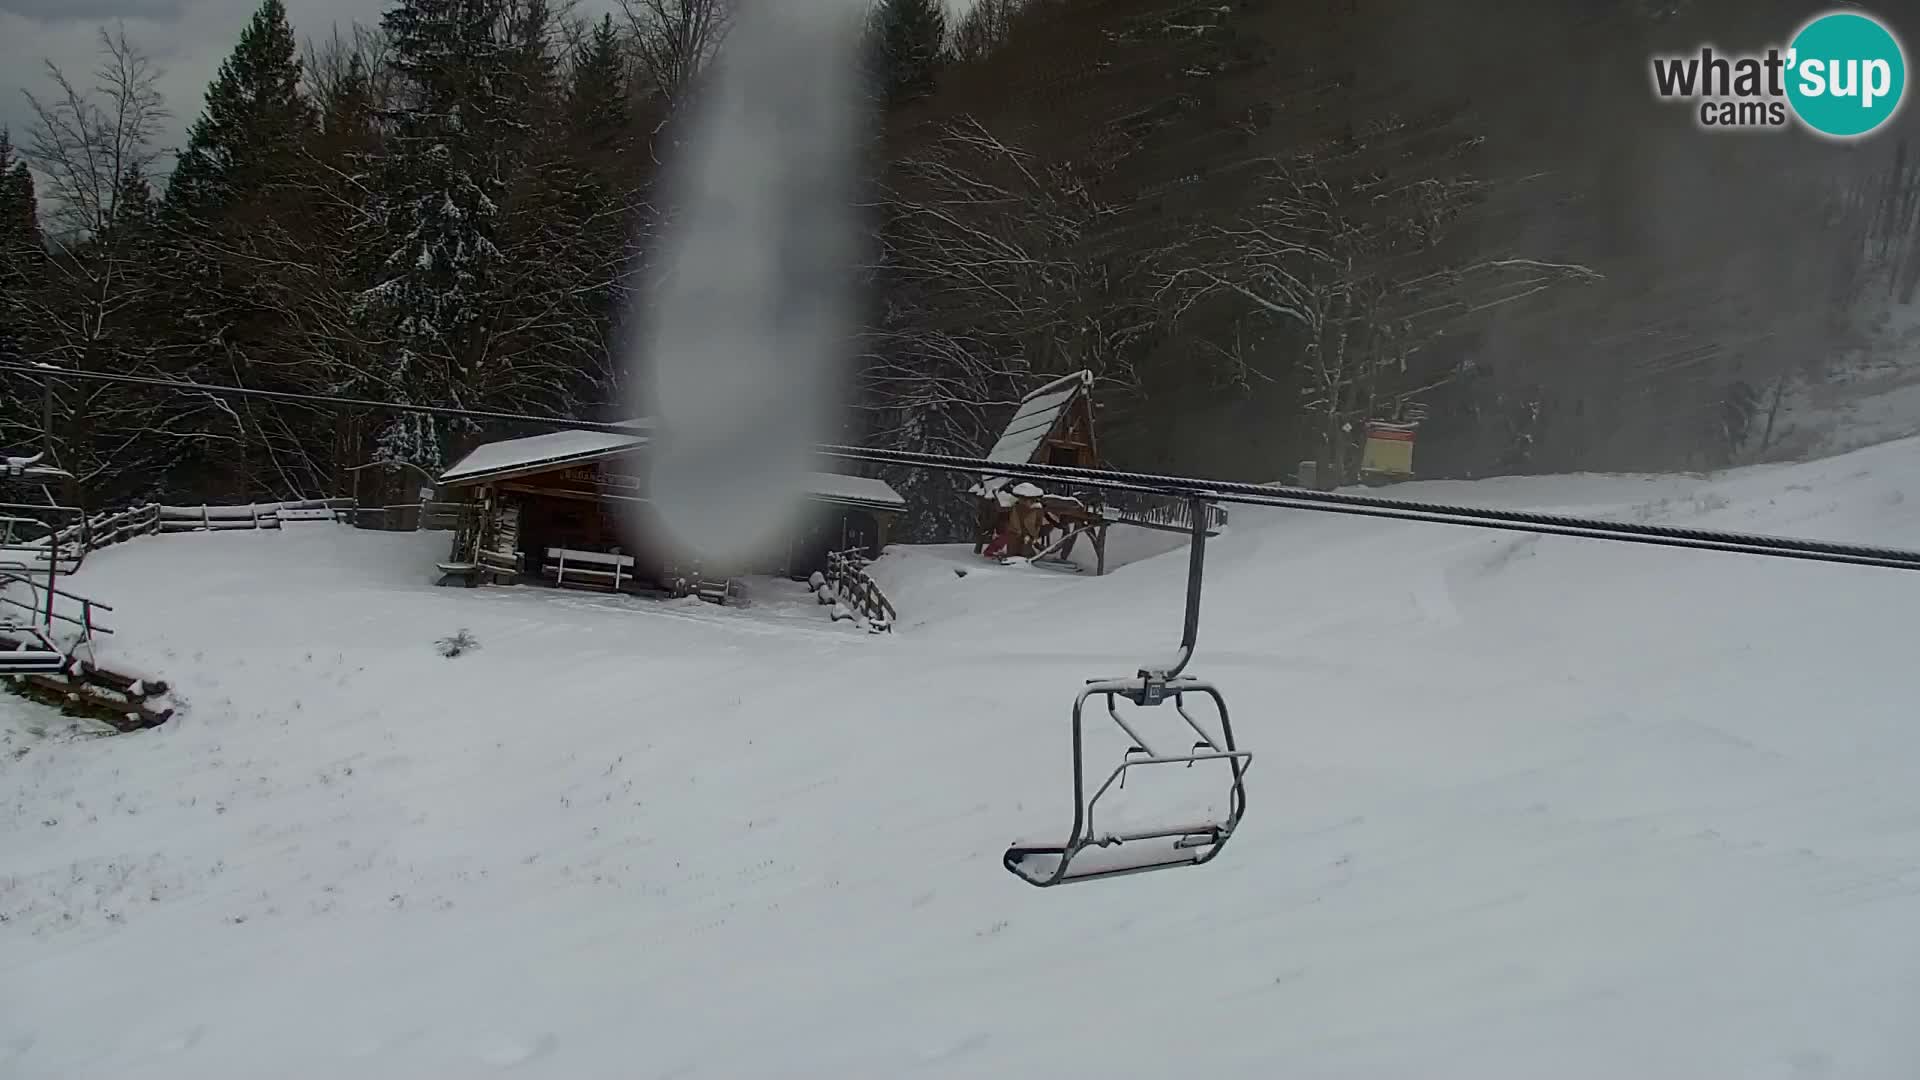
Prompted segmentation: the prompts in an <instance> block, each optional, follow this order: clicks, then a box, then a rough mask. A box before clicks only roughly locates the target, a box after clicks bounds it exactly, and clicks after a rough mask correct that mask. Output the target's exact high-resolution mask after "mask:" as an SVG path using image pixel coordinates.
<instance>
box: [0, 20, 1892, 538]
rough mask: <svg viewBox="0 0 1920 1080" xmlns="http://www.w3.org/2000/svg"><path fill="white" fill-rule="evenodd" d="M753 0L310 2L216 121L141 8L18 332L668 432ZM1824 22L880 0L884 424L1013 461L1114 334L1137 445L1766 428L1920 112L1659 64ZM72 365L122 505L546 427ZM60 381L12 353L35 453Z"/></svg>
mask: <svg viewBox="0 0 1920 1080" xmlns="http://www.w3.org/2000/svg"><path fill="white" fill-rule="evenodd" d="M733 2H736V0H623V4H622V5H621V6H620V7H619V8H617V9H616V10H614V11H612V12H610V13H606V14H602V15H591V14H585V13H582V11H573V10H568V11H562V10H560V9H557V8H555V7H553V6H550V5H549V3H548V0H400V2H398V3H396V4H395V5H394V6H393V7H392V8H391V9H390V10H388V12H387V13H386V15H385V16H384V17H383V18H382V20H381V21H380V22H379V24H378V25H373V26H363V27H356V28H353V29H351V30H350V31H349V30H336V31H330V32H327V33H324V34H322V33H318V32H317V30H318V28H313V29H312V30H303V29H302V28H297V27H294V26H292V25H290V24H289V22H288V18H287V15H286V11H285V9H284V7H283V6H282V4H281V2H280V0H265V2H264V3H263V4H262V5H261V7H260V8H259V10H258V11H257V13H256V14H255V15H254V17H253V18H252V20H251V22H249V23H248V24H247V25H246V26H244V27H236V28H235V30H236V33H237V35H238V40H237V42H236V44H235V46H234V49H233V52H232V54H231V56H230V58H229V59H228V61H227V62H226V64H225V65H224V66H223V67H222V68H221V70H220V71H219V72H218V74H217V76H216V77H215V79H214V80H213V82H212V83H211V85H210V86H209V87H208V90H207V95H206V100H205V103H204V106H201V104H200V103H194V107H196V108H200V109H201V111H200V112H199V113H198V118H197V120H196V122H195V123H194V124H193V126H192V127H191V129H190V131H189V136H188V140H187V143H186V145H185V146H184V147H181V148H178V150H177V152H176V151H175V150H174V148H170V147H166V146H163V145H160V132H161V130H162V128H163V121H164V119H165V117H164V109H165V108H166V107H167V103H163V102H161V101H159V100H158V97H157V94H156V93H155V91H154V80H155V74H156V69H155V68H154V66H153V62H152V60H151V59H149V58H148V57H147V56H146V55H145V54H144V53H143V52H142V51H141V48H140V43H139V42H138V41H137V40H131V39H129V38H127V37H125V36H121V35H119V34H108V33H105V32H103V34H102V39H101V57H100V59H101V68H100V72H99V73H98V75H97V76H96V75H95V73H91V72H88V73H82V72H67V73H64V74H63V75H62V76H61V77H60V78H56V79H53V80H51V81H49V82H48V84H47V85H45V86H43V87H41V88H39V89H36V90H35V91H34V94H33V98H34V102H33V103H34V108H35V113H36V116H37V117H38V120H37V123H36V124H34V125H33V127H32V129H31V130H27V131H15V132H11V133H8V135H7V137H6V139H5V140H4V141H0V355H4V356H7V357H9V358H14V357H17V358H22V359H28V360H34V361H44V362H47V363H51V364H55V365H58V366H61V367H65V368H71V369H80V370H96V371H112V372H131V373H140V374H154V375H166V376H172V377H191V378H196V379H204V380H208V381H214V382H224V383H235V382H237V383H244V384H246V385H249V386H257V387H267V388H275V389H294V390H302V391H311V392H321V393H330V394H352V395H358V396H364V397H375V398H385V399H392V400H399V401H404V402H410V403H432V404H451V405H459V406H465V407H478V408H489V409H511V410H531V411H537V412H543V413H561V414H566V415H572V416H579V417H589V418H606V417H609V416H614V415H618V414H619V413H621V412H622V411H624V408H625V407H624V405H623V403H624V402H625V401H626V400H627V391H626V389H625V386H624V382H625V380H627V379H628V378H630V376H631V372H630V371H629V370H628V368H629V366H630V357H629V356H628V353H629V351H630V349H631V348H632V344H631V335H630V331H631V328H632V326H633V317H632V312H631V308H632V306H633V302H634V297H635V296H636V295H638V293H639V291H640V286H641V283H642V282H643V281H644V280H645V275H646V273H647V272H648V268H649V253H650V243H651V238H653V237H655V236H657V235H659V233H660V230H661V229H662V228H663V226H665V225H666V224H667V223H669V222H670V221H671V220H672V213H673V208H672V207H671V206H670V205H666V204H665V202H664V200H663V199H662V197H661V195H660V192H659V191H658V190H657V189H656V178H657V176H658V174H659V172H660V168H661V166H660V163H661V162H662V161H665V160H669V159H670V158H671V156H672V155H673V153H674V142H675V139H676V137H677V128H676V125H675V121H676V120H678V119H680V118H683V117H684V116H685V115H686V110H687V108H688V106H689V104H690V103H691V102H694V101H697V100H698V97H699V94H700V92H701V86H702V79H701V76H702V73H703V72H704V71H706V70H707V69H708V66H709V65H710V64H711V63H712V61H713V58H714V57H715V56H716V55H717V54H718V52H719V50H722V49H724V48H725V47H726V34H727V27H728V24H729V16H730V11H729V5H730V4H731V3H733ZM1816 10H1818V5H1812V4H1808V3H1802V2H1799V0H1762V2H1753V0H1665V2H1656V0H1607V2H1602V3H1594V2H1591V0H1459V2H1457V3H1449V4H1445V5H1437V4H1429V5H1412V4H1406V3H1403V2H1398V0H1231V2H1227V0H1221V2H1181V0H1024V2H1022V0H978V3H976V4H975V5H973V6H972V7H971V8H969V9H968V10H966V11H964V12H953V13H948V12H945V11H944V10H943V9H942V8H941V7H940V6H939V4H938V0H880V2H878V3H877V4H876V5H875V8H874V11H873V13H872V17H871V33H870V39H869V48H868V50H867V56H866V57H865V60H864V74H865V75H866V77H867V79H868V85H869V86H870V87H871V90H872V94H871V97H872V103H873V109H872V118H873V120H874V121H875V123H874V128H873V134H874V138H873V142H872V147H873V150H872V153H871V155H870V159H869V160H868V162H867V168H868V174H869V176H870V179H871V181H872V183H871V188H870V191H871V193H872V198H871V200H870V201H869V203H868V207H867V209H868V210H869V213H868V214H867V216H866V220H867V222H868V223H869V225H870V227H871V229H872V234H873V235H872V238H871V239H872V243H871V244H870V245H869V247H868V249H867V250H868V251H869V252H870V255H871V259H870V266H869V270H870V274H871V283H870V284H871V288H870V290H869V293H868V296H869V305H868V307H867V309H866V311H865V318H866V322H865V333H864V334H863V336H862V339H861V342H860V347H859V349H858V351H857V355H855V356H853V357H851V358H850V363H852V364H854V365H856V368H855V373H856V375H857V378H856V379H855V381H854V386H855V387H856V389H857V392H856V395H855V398H854V400H852V401H851V402H849V407H848V410H847V416H846V424H847V432H846V436H847V438H848V439H850V440H859V441H865V442H870V443H873V444H876V445H883V446H890V447H904V448H911V449H925V450H933V451H939V452H950V453H961V454H969V455H974V454H979V453H981V452H984V451H985V449H986V448H987V447H988V446H989V445H990V444H991V442H992V440H993V435H994V432H995V430H996V429H997V427H998V426H999V425H1000V424H1001V423H1003V422H1004V420H1005V418H1006V416H1007V414H1008V413H1009V411H1010V406H1011V404H1012V402H1013V401H1015V400H1016V399H1017V398H1018V397H1019V396H1020V394H1022V393H1023V392H1024V391H1025V390H1027V389H1030V388H1032V387H1033V386H1035V385H1037V384H1038V383H1040V382H1041V381H1044V380H1045V379H1047V378H1049V377H1051V376H1053V375H1057V374H1059V373H1062V372H1065V371H1070V370H1074V369H1077V368H1080V367H1087V368H1091V369H1092V370H1093V371H1094V372H1095V373H1096V375H1097V376H1098V378H1099V382H1098V386H1097V391H1096V396H1097V400H1098V401H1099V403H1100V405H1101V406H1102V412H1101V424H1102V440H1103V443H1102V450H1103V453H1104V455H1105V456H1106V457H1107V458H1108V459H1109V461H1110V462H1111V463H1113V464H1115V465H1124V466H1133V467H1141V468H1168V469H1177V470H1181V471H1188V472H1195V473H1205V474H1209V475H1219V476H1224V477H1231V478H1236V479H1251V480H1260V481H1265V480H1272V479H1276V478H1280V477H1283V476H1287V475H1290V474H1291V473H1292V471H1293V468H1294V466H1295V464H1296V463H1298V462H1299V461H1301V460H1302V459H1316V460H1318V461H1320V462H1321V463H1322V464H1323V474H1324V473H1325V472H1329V471H1330V472H1331V473H1332V474H1333V475H1335V476H1336V477H1340V478H1346V479H1351V478H1352V477H1353V476H1354V475H1355V473H1356V470H1357V467H1358V460H1357V459H1358V441H1359V435H1360V430H1361V426H1362V425H1363V423H1364V422H1365V421H1366V420H1368V419H1394V418H1406V417H1412V416H1423V417H1424V421H1423V428H1422V435H1421V449H1420V459H1419V467H1420V471H1421V473H1422V475H1425V476H1442V477H1443V476H1473V475H1485V474H1489V473H1495V472H1528V471H1548V470H1551V471H1565V470H1575V469H1619V468H1632V469H1670V468H1698V467H1707V466H1715V465H1721V464H1726V463H1729V462H1732V461H1734V460H1737V459H1738V457H1739V455H1740V454H1741V453H1742V450H1743V448H1744V447H1747V446H1748V445H1749V444H1751V442H1752V441H1753V435H1754V431H1755V429H1756V428H1757V427H1758V426H1760V425H1763V424H1764V420H1765V414H1766V412H1767V410H1768V407H1769V400H1770V398H1772V397H1773V396H1774V395H1775V394H1776V392H1777V389H1778V388H1779V387H1781V386H1783V385H1784V380H1786V379H1788V378H1790V377H1791V376H1793V375H1794V374H1796V373H1798V372H1800V371H1802V370H1806V369H1817V368H1818V367H1819V366H1820V365H1821V364H1823V363H1824V362H1826V360H1827V359H1828V358H1829V357H1830V356H1831V355H1832V354H1833V353H1834V352H1835V350H1836V349H1838V348H1840V347H1842V346H1844V344H1845V343H1846V342H1847V341H1848V340H1849V337H1850V335H1852V334H1854V333H1856V332H1857V327H1859V326H1860V325H1861V324H1862V322H1863V320H1865V319H1868V318H1871V317H1872V315H1873V314H1874V313H1875V312H1876V311H1877V310H1879V309H1882V308H1884V307H1885V305H1886V304H1887V303H1888V302H1889V301H1890V300H1909V301H1910V300H1911V299H1912V298H1913V294H1914V291H1915V288H1916V285H1917V284H1920V250H1916V245H1915V242H1914V241H1915V237H1916V230H1917V229H1920V178H1917V177H1916V176H1915V168H1916V165H1915V163H1914V162H1913V160H1912V154H1911V153H1910V152H1909V144H1908V142H1907V140H1906V133H1907V132H1911V131H1912V130H1913V123H1914V121H1913V116H1912V112H1911V110H1909V111H1908V113H1907V114H1906V116H1905V117H1904V119H1903V121H1902V126H1903V128H1904V131H1895V132H1887V133H1884V134H1882V135H1880V136H1878V137H1876V138H1874V139H1872V140H1868V141H1866V142H1864V143H1862V144H1860V145H1857V146H1841V145H1837V144H1829V143H1825V142H1822V141H1819V140H1817V139H1815V138H1813V137H1810V136H1807V135H1805V134H1804V133H1800V132H1784V133H1766V134H1751V135H1733V136H1729V135H1710V134H1705V133H1702V132H1700V131H1698V130H1696V129H1695V127H1694V125H1693V123H1692V119H1691V117H1690V116H1688V115H1687V114H1686V112H1685V110H1684V109H1674V108H1671V107H1668V106H1664V105H1662V104H1661V103H1659V102H1657V101H1656V100H1655V99H1654V97H1653V95H1652V94H1651V93H1650V91H1649V87H1648V76H1647V62H1648V57H1649V56H1650V55H1651V54H1653V53H1655V52H1658V51H1662V50H1667V49H1673V50H1686V49H1691V48H1697V47H1698V46H1699V44H1700V43H1702V42H1709V41H1710V42H1715V43H1719V44H1721V45H1724V46H1725V47H1728V48H1742V49H1745V48H1761V47H1764V46H1765V45H1766V44H1769V43H1777V42H1779V41H1781V40H1782V39H1783V38H1784V37H1785V36H1786V35H1787V34H1788V33H1790V32H1791V30H1792V29H1793V27H1794V26H1795V25H1797V23H1798V21H1799V20H1801V19H1803V18H1804V17H1806V16H1807V15H1809V14H1812V13H1814V12H1815V11H1816ZM1884 14H1885V15H1887V16H1888V17H1889V18H1890V19H1891V21H1892V22H1894V23H1895V24H1896V25H1898V24H1901V23H1902V22H1903V16H1902V15H1901V14H1900V13H1898V12H1886V13H1884ZM1902 28H1903V29H1905V30H1907V32H1909V33H1912V32H1915V31H1917V30H1920V27H1902ZM36 208H37V209H38V213H36V212H35V211H36ZM640 360H641V362H642V363H644V360H645V358H644V357H642V358H640ZM55 398H56V400H55V401H54V402H53V403H52V405H53V408H52V410H51V415H52V416H53V427H54V430H53V446H54V449H55V453H56V456H58V457H59V459H60V460H61V461H62V463H63V464H65V465H67V466H68V467H69V468H71V469H73V470H74V471H75V472H76V473H77V474H79V475H80V476H81V478H82V479H83V481H84V483H85V486H86V491H87V498H88V500H89V501H90V502H92V503H93V504H95V505H106V504H112V503H116V502H120V501H124V500H127V499H132V498H145V497H155V496H160V497H179V498H182V499H189V498H190V499H192V500H193V501H200V500H203V499H229V498H239V499H246V498H260V499H266V498H287V497H296V496H308V495H317V494H323V493H336V492H342V491H351V490H354V489H355V488H356V486H358V485H363V484H366V483H373V482H386V483H390V484H394V485H397V486H398V487H400V488H401V489H408V488H410V487H412V486H413V485H414V484H415V483H416V482H417V479H418V478H417V475H415V474H413V473H412V472H411V471H410V470H401V469H387V470H380V469H373V470H368V469H362V468H360V467H361V466H364V465H366V464H367V463H369V462H385V461H394V462H404V463H407V464H408V465H412V466H417V467H418V468H419V469H420V470H425V471H427V472H432V471H434V470H435V469H436V468H437V467H438V466H440V465H442V464H444V463H445V462H447V461H448V460H449V459H450V458H451V456H453V455H455V454H457V453H458V452H460V451H461V450H462V449H463V448H464V447H465V446H466V445H469V444H471V442H472V441H473V440H475V439H477V438H481V437H483V436H489V435H492V434H496V433H495V432H491V431H487V432H483V431H479V430H473V429H469V428H467V427H462V426H458V425H447V424H442V423H428V422H425V421H397V420H392V419H390V418H387V417H383V416H377V415H366V416H360V417H342V416H340V415H338V414H336V413H332V412H328V411H322V410H316V409H309V408H305V407H298V406H267V405H260V404H247V405H242V404H238V403H226V402H221V401H216V400H211V399H208V400H199V399H192V398H181V397H177V396H174V397H161V396H154V395H151V394H147V393H142V392H140V391H138V390H136V389H128V388H118V387H107V386H102V385H100V384H79V383H72V384H57V385H56V388H55ZM47 404H48V403H47V402H46V401H45V400H43V398H42V396H41V391H40V389H39V388H38V387H36V386H33V385H30V384H29V383H27V381H25V380H18V379H14V380H8V381H6V382H4V383H0V444H4V445H7V446H9V447H18V446H23V445H26V444H28V443H29V442H33V441H35V440H37V439H38V438H39V433H40V430H41V425H42V417H43V412H44V410H45V409H46V406H47ZM889 479H891V480H893V481H894V482H895V485H896V487H898V488H899V489H900V490H902V491H903V492H905V493H908V494H909V496H910V497H911V498H913V499H914V500H916V501H917V502H918V503H920V504H921V506H922V507H923V508H938V512H936V513H931V514H928V513H923V514H919V515H916V518H915V519H916V520H917V521H918V522H919V523H920V524H919V526H918V528H919V530H920V532H921V533H922V535H920V536H918V537H916V538H919V539H933V538H936V537H935V536H933V535H930V534H932V533H938V532H940V531H942V530H943V528H944V527H945V524H944V523H945V522H947V520H948V519H950V518H951V517H953V516H954V515H955V514H956V513H957V512H959V511H960V510H961V509H962V508H961V506H960V504H958V503H957V502H955V501H954V500H951V499H947V498H945V497H944V493H945V492H946V491H947V490H948V489H947V488H945V487H944V486H939V485H945V484H947V483H948V482H949V481H946V480H942V479H929V478H926V477H920V476H896V477H890V478H889Z"/></svg>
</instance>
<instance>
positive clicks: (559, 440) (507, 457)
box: [440, 420, 650, 487]
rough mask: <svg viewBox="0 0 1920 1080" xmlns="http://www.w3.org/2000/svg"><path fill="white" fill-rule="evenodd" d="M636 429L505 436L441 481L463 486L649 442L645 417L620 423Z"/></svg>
mask: <svg viewBox="0 0 1920 1080" xmlns="http://www.w3.org/2000/svg"><path fill="white" fill-rule="evenodd" d="M620 426H621V427H631V428H633V429H634V434H632V435H615V434H613V433H612V432H608V431H554V432H549V433H548V434H545V435H529V436H527V437H526V438H524V439H502V440H501V441H499V442H491V443H487V444H486V445H484V446H479V447H475V448H474V450H473V452H472V453H470V454H468V455H467V456H466V457H463V458H461V459H460V460H459V461H456V462H454V463H453V465H452V466H451V467H450V468H448V469H447V471H445V472H443V473H441V474H440V483H442V484H449V485H452V486H455V487H459V486H462V485H465V484H477V483H479V482H480V481H482V480H504V479H507V478H509V477H513V476H526V475H529V474H532V473H540V472H546V471H548V470H549V469H560V468H565V467H566V466H568V465H578V464H582V463H585V462H589V461H598V460H600V459H601V458H605V457H612V456H613V455H614V454H618V453H620V452H622V451H625V450H632V449H634V448H635V447H640V446H645V445H646V444H647V436H646V431H647V429H648V427H649V426H650V425H648V423H647V421H645V420H628V421H626V422H624V423H622V424H621V425H620Z"/></svg>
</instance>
